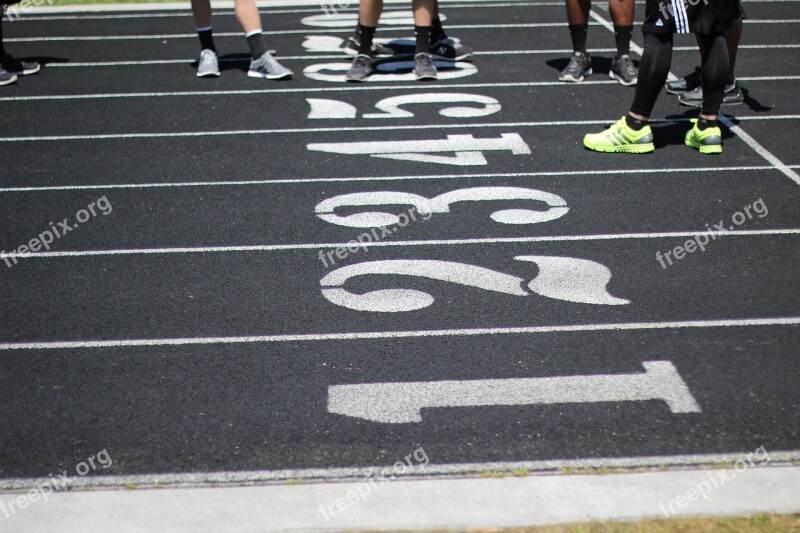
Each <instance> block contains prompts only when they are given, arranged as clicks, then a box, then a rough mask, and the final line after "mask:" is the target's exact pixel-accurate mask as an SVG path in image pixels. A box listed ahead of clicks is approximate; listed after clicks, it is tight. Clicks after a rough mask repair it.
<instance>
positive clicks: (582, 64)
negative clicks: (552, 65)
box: [558, 52, 592, 83]
mask: <svg viewBox="0 0 800 533" xmlns="http://www.w3.org/2000/svg"><path fill="white" fill-rule="evenodd" d="M591 75H592V58H591V57H590V56H589V54H584V53H583V52H573V53H572V57H571V58H570V59H569V64H568V65H567V67H566V68H565V69H564V70H562V71H561V75H559V76H558V79H559V80H560V81H568V82H575V83H577V82H581V81H583V79H584V78H585V77H586V76H591Z"/></svg>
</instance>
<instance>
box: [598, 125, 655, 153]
mask: <svg viewBox="0 0 800 533" xmlns="http://www.w3.org/2000/svg"><path fill="white" fill-rule="evenodd" d="M583 145H584V146H585V147H586V148H588V149H589V150H594V151H595V152H627V153H631V154H645V153H648V152H652V151H653V150H655V145H653V131H652V130H651V129H650V126H649V125H647V124H646V125H645V126H644V127H643V128H642V129H640V130H635V129H633V128H631V127H630V126H628V123H627V122H626V121H625V117H622V118H621V119H619V120H618V121H616V122H615V123H614V124H612V125H611V126H610V127H609V128H608V129H606V130H604V131H601V132H600V133H587V134H586V135H585V136H584V138H583Z"/></svg>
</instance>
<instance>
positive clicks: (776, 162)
mask: <svg viewBox="0 0 800 533" xmlns="http://www.w3.org/2000/svg"><path fill="white" fill-rule="evenodd" d="M719 121H720V122H722V123H723V124H724V125H725V127H727V128H728V129H729V130H731V132H733V133H734V134H735V135H737V136H738V137H739V138H740V139H741V140H743V141H744V142H745V143H747V145H748V146H749V147H750V148H752V149H753V150H754V151H755V152H756V153H757V154H758V155H760V156H761V157H763V158H764V159H765V160H766V161H767V162H769V163H770V164H771V165H773V166H774V167H775V168H776V169H778V170H779V171H781V172H782V173H783V174H785V175H786V177H788V178H789V179H790V180H792V181H793V182H795V183H796V184H797V185H800V175H798V174H797V172H795V171H794V170H792V169H791V168H789V167H788V166H786V164H785V163H784V162H783V161H781V160H780V159H778V158H777V157H776V156H775V155H773V154H772V152H770V151H769V150H767V149H766V148H764V146H763V145H762V144H761V143H759V142H758V141H756V140H755V139H754V138H753V137H752V136H751V135H750V134H749V133H747V132H746V131H744V130H743V129H742V128H741V127H739V126H737V125H736V124H734V123H733V121H731V119H730V118H729V117H727V116H725V115H723V114H722V113H720V114H719Z"/></svg>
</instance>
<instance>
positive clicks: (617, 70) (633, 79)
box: [608, 54, 639, 87]
mask: <svg viewBox="0 0 800 533" xmlns="http://www.w3.org/2000/svg"><path fill="white" fill-rule="evenodd" d="M608 77H609V78H611V79H612V80H617V81H618V82H620V83H621V84H622V85H625V86H626V87H629V86H631V85H636V83H637V82H638V81H639V71H638V70H636V67H635V66H633V60H632V59H631V56H629V55H627V54H625V55H622V56H619V57H615V58H614V61H613V62H612V63H611V72H609V73H608Z"/></svg>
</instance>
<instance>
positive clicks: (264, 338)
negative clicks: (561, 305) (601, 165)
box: [0, 317, 800, 351]
mask: <svg viewBox="0 0 800 533" xmlns="http://www.w3.org/2000/svg"><path fill="white" fill-rule="evenodd" d="M796 325H800V317H783V318H743V319H724V320H689V321H683V322H618V323H611V324H573V325H562V326H529V327H514V328H467V329H439V330H410V331H369V332H356V333H317V334H314V333H307V334H295V335H248V336H238V337H177V338H162V339H117V340H84V341H37V342H5V343H0V351H8V350H69V349H75V348H131V347H141V346H186V345H207V344H252V343H270V342H318V341H353V340H382V339H408V338H422V337H426V338H427V337H473V336H485V335H527V334H537V333H576V332H578V333H580V332H594V331H648V330H660V329H694V328H700V329H702V328H740V327H763V326H796Z"/></svg>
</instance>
